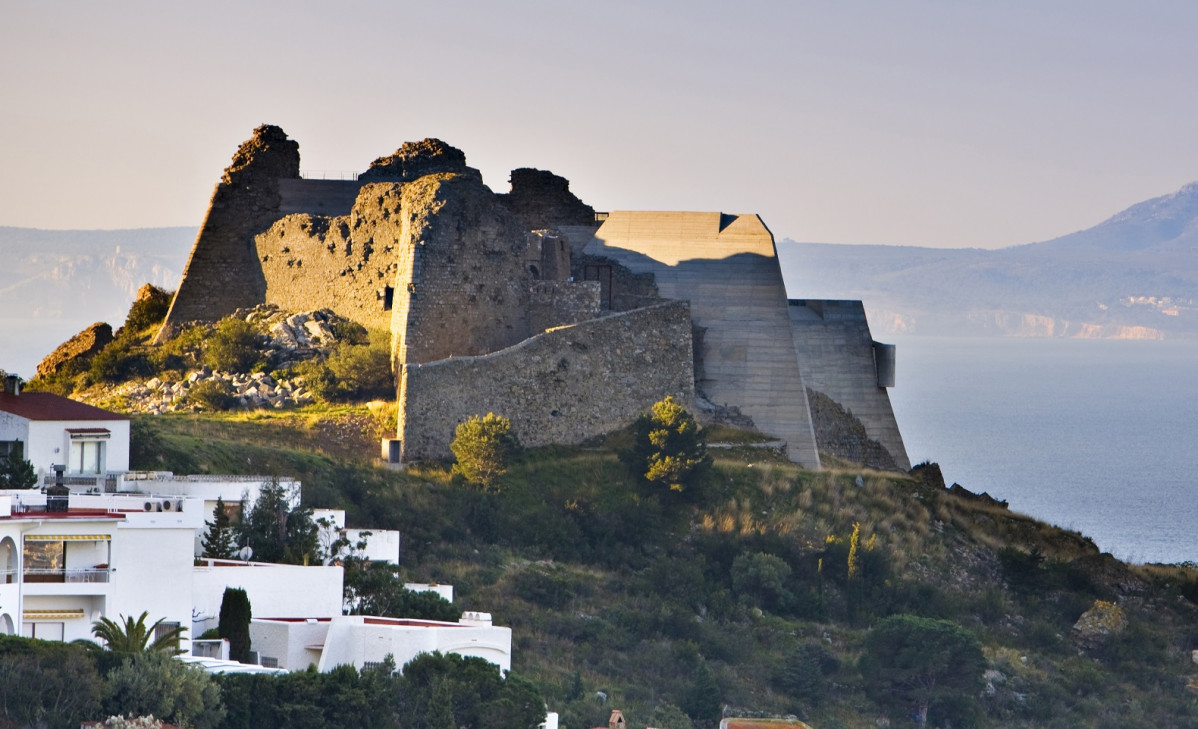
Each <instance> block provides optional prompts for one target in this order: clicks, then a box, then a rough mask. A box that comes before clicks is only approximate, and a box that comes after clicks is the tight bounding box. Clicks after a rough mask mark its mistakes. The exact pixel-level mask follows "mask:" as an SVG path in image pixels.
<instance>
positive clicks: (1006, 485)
mask: <svg viewBox="0 0 1198 729" xmlns="http://www.w3.org/2000/svg"><path fill="white" fill-rule="evenodd" d="M891 339H892V340H893V341H894V342H895V343H897V344H898V382H897V387H895V388H894V389H892V390H891V391H890V397H891V400H892V402H893V404H894V410H895V415H896V417H897V418H898V422H899V427H900V428H901V430H902V433H903V438H904V440H905V442H906V445H907V451H908V454H909V455H910V456H911V461H912V463H917V462H920V461H923V460H925V459H926V460H932V461H936V462H938V463H939V464H940V466H941V468H942V469H943V471H944V477H945V480H946V481H947V482H948V483H950V484H951V483H952V482H954V481H956V482H958V483H960V484H961V485H962V486H964V487H965V488H968V489H969V490H971V491H974V492H977V493H981V492H983V491H986V492H989V493H990V495H991V496H994V497H995V498H999V499H1006V500H1007V501H1009V502H1010V508H1011V509H1012V510H1014V511H1018V512H1022V513H1024V514H1029V515H1031V516H1034V517H1036V518H1038V519H1042V520H1045V521H1049V522H1051V523H1054V524H1057V525H1059V526H1063V527H1068V528H1071V529H1075V530H1077V531H1080V532H1082V533H1083V534H1085V535H1086V536H1088V537H1090V538H1092V539H1093V540H1094V541H1095V543H1097V544H1098V546H1099V548H1100V549H1102V550H1103V551H1107V552H1111V553H1112V554H1114V555H1115V556H1116V557H1119V558H1120V559H1125V560H1131V561H1135V562H1182V561H1187V560H1189V561H1198V536H1196V535H1195V529H1196V528H1198V498H1196V491H1198V378H1196V377H1195V376H1194V366H1195V364H1196V363H1198V342H1180V341H1178V342H1168V341H1167V342H1137V341H1112V340H1073V339H960V338H933V337H892V338H891Z"/></svg>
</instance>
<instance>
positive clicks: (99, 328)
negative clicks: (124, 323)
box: [37, 321, 112, 378]
mask: <svg viewBox="0 0 1198 729" xmlns="http://www.w3.org/2000/svg"><path fill="white" fill-rule="evenodd" d="M111 341H112V327H111V326H109V325H108V324H105V323H104V322H102V321H99V322H96V323H95V324H92V325H91V326H90V327H88V328H87V329H84V330H83V331H81V332H79V333H78V334H76V335H75V336H73V337H71V338H70V339H68V340H67V341H66V342H64V343H62V344H61V345H59V347H58V349H56V350H54V351H53V352H51V353H50V354H49V355H47V356H46V358H45V359H43V360H42V361H41V363H40V364H39V365H38V366H37V376H38V377H39V378H47V377H52V376H54V375H56V374H58V373H59V372H62V371H64V370H70V371H72V372H78V371H82V370H85V369H87V367H88V365H89V364H90V363H91V360H92V357H95V356H96V355H97V354H98V353H99V352H100V350H102V349H104V348H105V347H107V346H108V343H109V342H111Z"/></svg>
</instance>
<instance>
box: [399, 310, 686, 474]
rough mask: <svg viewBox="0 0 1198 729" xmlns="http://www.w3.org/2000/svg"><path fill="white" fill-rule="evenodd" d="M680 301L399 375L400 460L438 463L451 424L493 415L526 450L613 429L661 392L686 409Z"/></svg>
mask: <svg viewBox="0 0 1198 729" xmlns="http://www.w3.org/2000/svg"><path fill="white" fill-rule="evenodd" d="M691 354H692V353H691V317H690V308H689V307H688V305H687V304H686V302H684V301H671V302H668V303H665V304H659V305H657V306H653V307H649V308H645V309H637V310H635V311H630V312H625V313H620V314H611V315H609V316H605V317H601V318H598V319H591V320H589V321H586V322H582V323H580V324H575V325H572V326H565V327H560V328H558V329H553V330H550V331H548V332H544V333H542V334H538V335H536V336H534V337H531V338H530V339H528V340H526V341H524V342H521V343H520V344H517V345H516V346H514V347H509V348H508V349H504V350H501V351H499V352H495V353H492V354H488V355H483V356H479V357H454V358H452V359H444V360H440V361H437V362H430V363H426V364H420V365H408V366H406V367H404V369H403V380H402V382H401V384H400V391H399V412H400V421H399V438H400V439H401V440H402V443H403V446H402V447H403V460H404V461H410V460H416V459H421V458H446V457H448V456H449V455H450V451H449V443H450V441H451V440H452V439H453V435H454V430H455V429H456V428H457V425H458V423H461V422H463V421H465V420H466V419H467V418H468V417H470V416H471V415H481V414H486V413H488V412H493V413H496V414H499V415H503V416H504V417H507V418H509V419H510V420H511V421H512V429H513V431H514V432H515V433H516V435H517V437H518V438H519V439H520V442H521V443H523V444H524V445H526V446H539V445H546V444H550V443H562V444H569V443H578V442H581V441H583V440H585V439H587V438H590V437H593V436H596V435H602V434H604V433H608V432H611V431H613V430H616V429H618V428H621V427H623V426H625V425H627V424H628V423H630V422H631V421H633V420H635V419H636V417H637V416H638V415H640V414H641V413H643V412H645V411H647V410H648V409H649V407H650V406H651V405H653V403H655V402H657V401H658V400H660V399H662V398H663V397H665V396H666V395H673V396H674V397H675V398H677V399H679V400H680V401H682V402H684V403H686V404H687V406H688V407H693V403H694V372H693V370H692V369H691Z"/></svg>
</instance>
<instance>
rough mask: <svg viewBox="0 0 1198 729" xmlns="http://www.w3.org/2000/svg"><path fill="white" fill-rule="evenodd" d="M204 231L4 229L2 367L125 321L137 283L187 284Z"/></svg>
mask: <svg viewBox="0 0 1198 729" xmlns="http://www.w3.org/2000/svg"><path fill="white" fill-rule="evenodd" d="M195 235H196V229H195V228H191V227H180V228H139V229H134V230H39V229H36V228H13V227H0V261H3V263H0V368H5V369H8V370H9V371H13V372H17V373H19V374H21V375H22V376H24V377H32V376H33V369H34V367H35V366H36V364H37V362H38V361H39V360H40V359H41V358H42V357H43V356H45V355H46V354H49V353H50V352H51V351H53V350H54V348H55V347H57V346H58V345H59V344H61V343H62V342H63V341H65V340H66V339H68V338H69V337H71V336H72V335H74V334H76V333H77V332H79V331H80V330H82V329H83V328H84V327H86V326H87V325H89V324H92V323H93V322H97V321H106V322H109V323H111V324H112V325H113V326H114V328H115V327H117V326H120V324H121V323H122V322H124V320H125V315H126V314H127V313H128V312H129V305H130V304H131V303H132V302H133V297H134V296H135V295H136V293H137V289H138V288H139V287H140V286H141V285H142V284H146V283H152V284H154V285H156V286H161V287H163V288H166V289H174V288H175V286H177V285H178V284H179V276H180V275H181V273H182V271H183V266H184V264H185V263H186V262H187V254H188V251H189V250H190V249H191V243H192V241H193V240H195Z"/></svg>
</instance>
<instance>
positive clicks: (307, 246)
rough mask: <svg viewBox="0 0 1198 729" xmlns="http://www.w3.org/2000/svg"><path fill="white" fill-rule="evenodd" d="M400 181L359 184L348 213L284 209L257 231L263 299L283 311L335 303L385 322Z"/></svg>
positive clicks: (351, 315)
mask: <svg viewBox="0 0 1198 729" xmlns="http://www.w3.org/2000/svg"><path fill="white" fill-rule="evenodd" d="M402 189H403V187H402V185H400V184H399V183H376V184H367V185H363V186H362V187H361V189H360V191H359V192H358V196H357V200H356V202H355V203H354V206H353V208H352V209H351V210H350V211H349V214H348V215H341V216H336V217H323V216H313V215H299V214H297V215H288V216H286V217H284V218H282V219H280V220H278V221H277V222H276V223H275V224H274V225H272V226H271V227H270V229H269V230H267V231H266V232H265V233H261V234H260V235H258V236H257V237H256V238H255V245H256V250H257V253H258V260H259V263H260V265H261V267H262V274H263V278H264V279H265V282H266V293H265V299H266V303H268V304H274V305H276V306H278V307H279V308H282V309H285V310H288V311H308V310H312V309H332V310H333V311H335V312H337V313H338V314H340V315H341V316H343V317H346V318H347V319H352V320H354V321H356V322H358V323H359V324H362V325H364V326H366V327H370V328H375V329H389V328H390V327H391V310H392V308H393V302H394V287H395V275H396V272H397V270H398V266H397V251H398V249H399V238H400V235H401V231H402V224H401V222H400V221H401V219H402V215H401V204H402V203H401V199H402Z"/></svg>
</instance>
